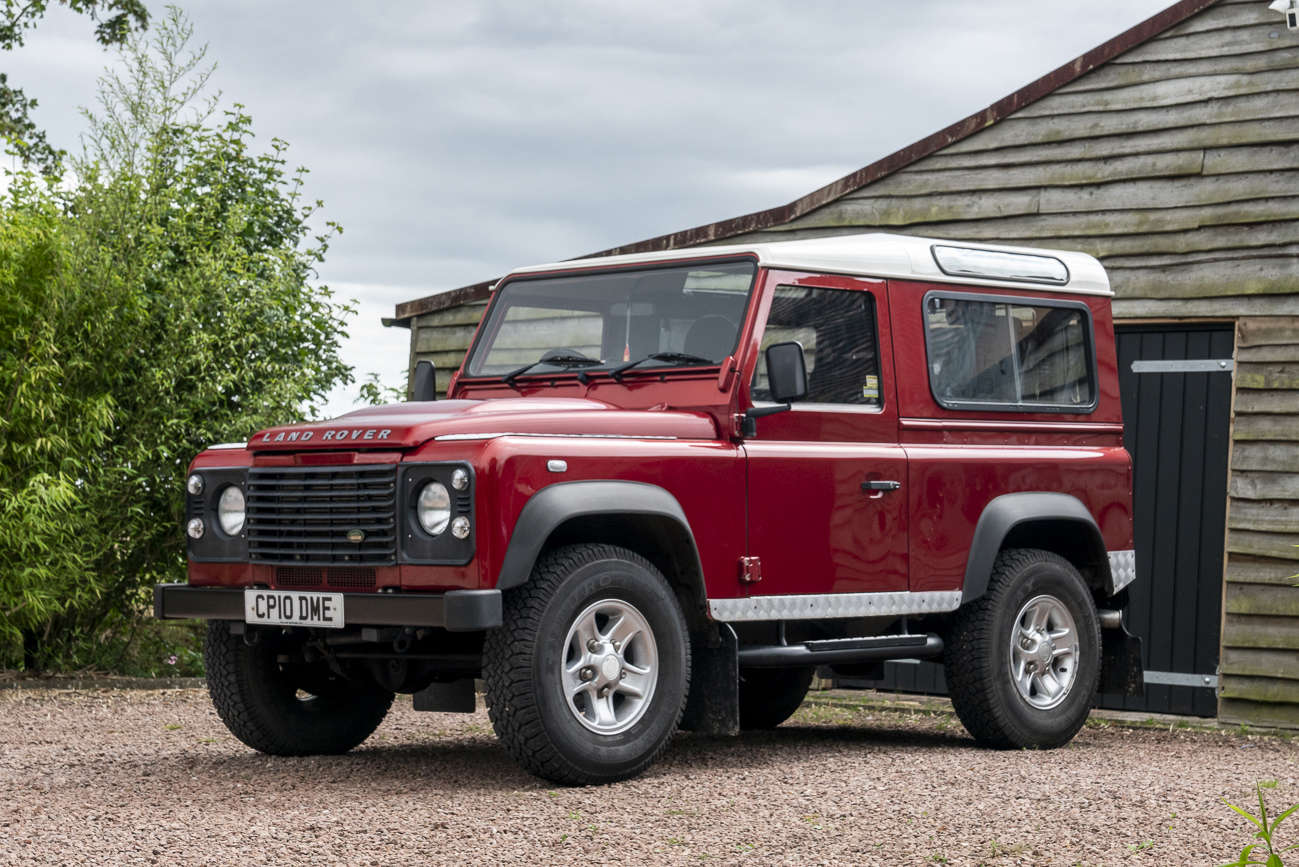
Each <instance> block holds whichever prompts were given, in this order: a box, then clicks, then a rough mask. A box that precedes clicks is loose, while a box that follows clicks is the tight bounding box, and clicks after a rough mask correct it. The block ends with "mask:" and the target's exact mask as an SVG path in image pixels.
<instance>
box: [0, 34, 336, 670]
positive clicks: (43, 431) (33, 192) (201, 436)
mask: <svg viewBox="0 0 1299 867" xmlns="http://www.w3.org/2000/svg"><path fill="white" fill-rule="evenodd" d="M190 35H191V28H190V27H189V25H188V24H187V23H186V22H185V20H184V19H183V17H182V16H181V14H180V13H179V12H178V11H177V10H175V9H171V10H169V14H168V15H167V16H166V18H165V19H164V20H162V21H161V22H159V23H158V26H157V27H156V28H155V30H154V32H153V36H152V37H151V39H150V40H149V41H148V42H145V41H142V39H141V38H132V39H130V40H129V41H128V42H127V44H126V46H125V47H124V49H123V57H124V59H125V61H126V69H127V72H126V74H125V75H124V76H117V75H113V74H110V75H107V76H106V77H105V78H103V79H101V86H100V109H99V112H98V113H97V114H94V113H90V112H87V113H86V117H87V120H88V123H89V128H90V129H89V133H88V135H87V136H86V137H85V143H86V148H85V153H84V154H83V156H82V157H81V158H80V159H76V160H73V161H72V162H71V166H72V176H73V177H72V180H71V182H70V183H68V184H67V185H66V186H65V187H63V188H58V189H51V188H50V187H48V186H46V185H45V184H44V183H42V182H41V181H40V180H39V179H37V178H36V177H34V176H32V175H29V174H22V173H19V174H16V175H14V176H13V177H11V179H10V180H11V184H10V189H9V192H8V193H7V194H6V195H5V197H4V198H3V200H0V402H2V406H3V412H0V521H3V522H4V523H3V531H2V532H0V641H2V642H4V644H5V646H7V648H8V649H7V651H5V653H6V654H7V657H8V658H6V659H5V660H3V664H4V665H5V667H16V666H17V665H18V664H19V663H20V662H21V663H23V664H24V665H25V666H26V667H28V668H38V669H45V668H54V669H61V670H76V669H83V668H114V667H118V666H117V665H116V664H114V659H117V660H121V659H123V658H126V657H127V656H129V655H130V654H128V653H127V652H126V651H125V650H124V649H123V648H124V646H125V645H129V644H130V643H131V642H133V641H136V640H137V639H138V637H139V635H140V634H141V624H142V619H143V618H145V617H147V613H148V603H149V588H150V587H151V585H153V584H154V583H155V582H158V581H176V580H184V576H185V564H184V543H183V536H182V532H181V522H182V516H183V499H182V488H183V482H184V477H185V472H186V469H187V465H188V461H189V460H190V458H191V457H192V456H193V455H194V454H196V453H197V452H198V451H200V450H201V449H203V448H204V447H205V446H207V445H209V444H212V443H216V442H228V441H237V440H241V439H244V438H246V437H247V436H249V435H250V434H251V433H252V432H253V431H255V430H257V429H258V428H260V427H264V426H267V425H270V424H274V423H284V422H289V421H295V420H301V419H303V418H305V417H309V416H314V415H315V410H314V408H313V404H314V403H316V402H318V401H319V400H321V399H322V398H323V397H324V395H325V394H326V393H327V392H328V391H329V389H330V388H332V387H333V386H334V385H335V384H338V383H346V382H350V381H351V379H352V377H351V372H350V370H349V368H347V367H346V366H345V365H344V364H343V362H342V361H341V359H340V358H339V354H338V350H339V338H340V336H345V334H344V332H343V330H342V328H343V320H344V318H345V317H346V316H347V315H348V314H349V313H351V312H352V311H351V307H349V306H348V305H346V304H340V303H338V302H336V301H334V300H333V299H332V297H331V293H330V291H329V289H328V288H326V287H323V286H315V285H313V284H312V280H313V278H314V270H313V269H314V267H315V266H316V265H317V264H318V263H319V262H320V261H321V260H322V257H323V255H324V253H325V250H326V248H327V246H328V241H329V237H330V235H331V234H332V232H333V231H335V230H336V228H337V227H334V226H332V224H326V225H327V226H328V227H329V228H328V231H327V232H326V233H325V234H323V235H318V236H314V237H313V235H312V233H311V230H310V226H309V221H310V220H311V219H312V217H313V215H314V212H315V209H316V208H317V207H318V206H319V204H320V203H319V202H317V203H315V204H305V203H304V202H303V201H302V199H301V192H300V191H301V184H302V181H303V177H304V174H305V171H304V170H301V169H299V170H298V171H297V172H293V173H291V172H288V171H287V170H286V162H285V145H284V143H283V142H280V141H278V140H275V141H273V142H272V145H271V148H270V150H269V152H267V153H255V152H254V150H253V148H252V139H253V133H252V128H251V121H250V119H249V118H248V117H247V116H246V115H245V114H243V113H242V112H241V111H239V110H236V111H235V112H233V113H226V114H225V115H224V119H223V120H220V121H214V115H213V111H212V108H213V103H211V102H208V103H202V102H200V101H199V97H200V95H201V90H202V87H203V83H204V81H205V79H206V77H207V70H205V69H203V68H202V62H203V52H202V51H198V52H195V53H189V54H187V53H186V44H187V41H188V40H189V38H190ZM155 633H156V630H155ZM157 634H161V633H157ZM137 650H138V649H137ZM132 653H135V652H134V651H133V652H132ZM171 655H174V654H171V653H168V654H167V657H168V658H170V656H171ZM145 662H147V660H146V661H145ZM149 664H152V663H149ZM146 667H147V666H146Z"/></svg>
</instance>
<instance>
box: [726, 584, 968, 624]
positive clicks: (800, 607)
mask: <svg viewBox="0 0 1299 867" xmlns="http://www.w3.org/2000/svg"><path fill="white" fill-rule="evenodd" d="M960 607H961V591H960V590H938V591H925V592H921V593H910V592H907V591H900V592H896V593H824V594H807V595H798V596H750V597H748V598H745V599H709V600H708V609H709V611H711V612H712V615H713V619H714V620H721V621H738V620H820V619H826V618H835V617H876V616H880V615H893V616H896V617H900V616H902V615H904V614H936V613H938V612H941V611H955V610H956V609H957V608H960Z"/></svg>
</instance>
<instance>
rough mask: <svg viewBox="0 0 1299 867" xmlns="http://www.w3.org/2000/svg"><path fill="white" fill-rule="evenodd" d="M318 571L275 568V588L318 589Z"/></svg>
mask: <svg viewBox="0 0 1299 867" xmlns="http://www.w3.org/2000/svg"><path fill="white" fill-rule="evenodd" d="M320 573H321V570H320V569H308V568H305V567H303V566H277V567H276V568H275V586H276V587H319V586H320Z"/></svg>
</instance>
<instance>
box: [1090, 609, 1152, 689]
mask: <svg viewBox="0 0 1299 867" xmlns="http://www.w3.org/2000/svg"><path fill="white" fill-rule="evenodd" d="M1097 692H1103V693H1106V694H1108V695H1128V696H1143V695H1145V694H1146V673H1145V669H1144V668H1143V667H1142V665H1141V639H1140V638H1138V637H1137V636H1135V635H1131V634H1130V633H1129V632H1128V628H1127V626H1124V625H1120V626H1119V628H1118V629H1102V630H1101V683H1100V687H1099V689H1097Z"/></svg>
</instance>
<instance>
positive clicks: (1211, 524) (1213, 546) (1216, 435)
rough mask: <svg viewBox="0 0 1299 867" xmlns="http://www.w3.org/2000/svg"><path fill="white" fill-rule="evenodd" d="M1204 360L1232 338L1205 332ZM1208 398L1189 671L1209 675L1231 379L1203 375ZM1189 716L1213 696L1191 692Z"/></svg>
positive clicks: (1215, 631)
mask: <svg viewBox="0 0 1299 867" xmlns="http://www.w3.org/2000/svg"><path fill="white" fill-rule="evenodd" d="M1211 335H1212V336H1211V340H1210V346H1209V357H1210V358H1231V357H1232V356H1233V354H1234V353H1235V335H1234V332H1233V331H1232V330H1231V329H1229V328H1224V329H1221V330H1214V331H1213V332H1211ZM1208 376H1209V393H1208V402H1207V405H1206V407H1205V423H1206V426H1207V428H1206V436H1205V461H1204V470H1203V472H1204V480H1205V484H1204V492H1203V500H1202V510H1201V515H1200V527H1201V533H1200V574H1199V576H1198V578H1199V585H1200V589H1199V599H1198V603H1197V607H1196V612H1195V623H1196V634H1197V636H1198V638H1197V641H1196V645H1195V648H1196V649H1195V659H1194V668H1193V669H1192V671H1195V672H1203V673H1206V674H1207V673H1210V672H1213V671H1216V670H1217V668H1218V660H1219V658H1220V647H1221V623H1222V593H1223V576H1224V574H1225V572H1226V562H1225V560H1226V553H1225V552H1226V530H1225V529H1224V528H1225V527H1226V526H1227V490H1228V485H1229V483H1230V478H1229V476H1230V472H1231V469H1230V464H1231V399H1232V378H1231V376H1229V375H1227V374H1222V373H1216V374H1208ZM1192 692H1194V693H1195V698H1194V706H1193V708H1192V713H1194V714H1197V715H1199V716H1214V715H1215V714H1216V713H1217V710H1218V699H1217V696H1216V695H1215V694H1214V692H1213V690H1209V689H1195V690H1192Z"/></svg>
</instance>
